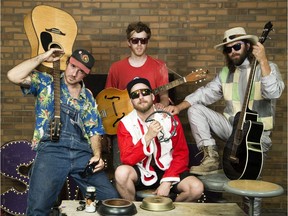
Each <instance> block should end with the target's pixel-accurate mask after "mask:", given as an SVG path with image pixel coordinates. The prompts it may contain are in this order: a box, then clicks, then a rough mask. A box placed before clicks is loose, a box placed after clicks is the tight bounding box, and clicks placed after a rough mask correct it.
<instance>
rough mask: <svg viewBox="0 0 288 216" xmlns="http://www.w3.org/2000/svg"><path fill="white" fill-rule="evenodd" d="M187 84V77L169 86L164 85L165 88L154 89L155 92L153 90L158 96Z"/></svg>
mask: <svg viewBox="0 0 288 216" xmlns="http://www.w3.org/2000/svg"><path fill="white" fill-rule="evenodd" d="M186 82H187V81H186V78H185V77H182V78H180V79H177V80H174V81H172V82H170V83H168V84H166V85H163V86H160V87H158V88H156V89H154V90H153V93H154V94H155V95H157V94H159V93H160V92H162V91H167V90H169V89H172V88H174V87H176V86H179V85H181V84H183V83H186Z"/></svg>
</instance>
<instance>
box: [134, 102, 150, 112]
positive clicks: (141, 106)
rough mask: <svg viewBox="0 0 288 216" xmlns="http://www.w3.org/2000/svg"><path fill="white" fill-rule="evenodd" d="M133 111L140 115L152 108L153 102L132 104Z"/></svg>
mask: <svg viewBox="0 0 288 216" xmlns="http://www.w3.org/2000/svg"><path fill="white" fill-rule="evenodd" d="M133 105H134V109H135V110H137V111H138V112H140V113H146V112H147V111H148V110H150V109H151V107H152V106H153V101H152V100H149V101H146V100H144V99H143V100H140V101H139V102H138V103H133Z"/></svg>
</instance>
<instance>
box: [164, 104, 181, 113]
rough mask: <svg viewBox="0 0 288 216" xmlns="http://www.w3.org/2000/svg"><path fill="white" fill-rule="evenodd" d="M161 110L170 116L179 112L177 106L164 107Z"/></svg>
mask: <svg viewBox="0 0 288 216" xmlns="http://www.w3.org/2000/svg"><path fill="white" fill-rule="evenodd" d="M163 110H164V111H166V112H169V113H171V114H172V115H177V114H179V112H180V110H179V109H178V107H177V106H172V105H169V106H167V107H165V108H164V109H163Z"/></svg>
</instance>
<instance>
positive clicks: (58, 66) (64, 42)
mask: <svg viewBox="0 0 288 216" xmlns="http://www.w3.org/2000/svg"><path fill="white" fill-rule="evenodd" d="M24 28H25V32H26V35H27V37H28V39H29V42H30V45H31V57H34V56H37V55H39V54H41V53H44V52H46V51H48V50H49V49H50V48H61V49H63V50H64V52H65V54H64V55H63V56H62V57H61V58H60V60H58V61H56V62H42V63H41V64H40V65H39V66H38V67H37V69H38V70H39V71H44V72H47V73H51V74H52V76H53V82H54V118H53V119H52V120H51V122H50V137H51V140H52V141H54V142H57V141H58V140H59V136H60V128H61V122H60V119H61V118H60V73H61V70H62V71H64V70H65V68H66V61H67V58H68V57H69V56H71V54H72V47H73V44H74V41H75V38H76V36H77V24H76V22H75V20H74V18H73V17H72V16H71V15H70V14H69V13H67V12H65V11H63V10H60V9H58V8H54V7H51V6H47V5H39V6H36V7H35V8H33V9H32V11H31V12H30V13H28V14H27V15H26V16H25V18H24Z"/></svg>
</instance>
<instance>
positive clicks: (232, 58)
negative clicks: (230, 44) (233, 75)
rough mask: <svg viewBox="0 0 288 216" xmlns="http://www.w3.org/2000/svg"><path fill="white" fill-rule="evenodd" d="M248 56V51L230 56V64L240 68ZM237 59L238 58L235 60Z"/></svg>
mask: <svg viewBox="0 0 288 216" xmlns="http://www.w3.org/2000/svg"><path fill="white" fill-rule="evenodd" d="M247 56H248V51H247V50H246V49H244V50H243V52H242V53H240V54H237V53H235V54H234V55H232V56H230V62H231V63H233V64H234V65H235V66H240V65H241V64H242V63H243V62H244V61H245V59H246V58H247ZM235 57H237V58H235Z"/></svg>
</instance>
